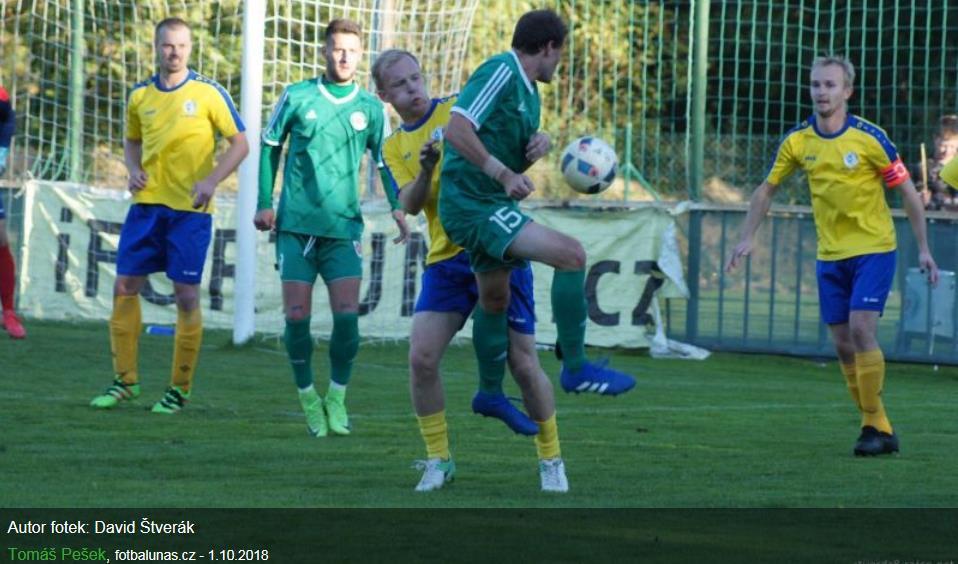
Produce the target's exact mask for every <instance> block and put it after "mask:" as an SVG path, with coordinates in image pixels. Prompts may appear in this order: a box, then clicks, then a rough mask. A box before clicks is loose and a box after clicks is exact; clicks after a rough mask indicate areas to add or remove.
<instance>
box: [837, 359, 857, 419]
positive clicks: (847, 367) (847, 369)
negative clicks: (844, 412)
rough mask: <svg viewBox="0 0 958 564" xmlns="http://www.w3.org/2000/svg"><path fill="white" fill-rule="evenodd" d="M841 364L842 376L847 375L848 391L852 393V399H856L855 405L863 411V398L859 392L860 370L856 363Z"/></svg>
mask: <svg viewBox="0 0 958 564" xmlns="http://www.w3.org/2000/svg"><path fill="white" fill-rule="evenodd" d="M840 366H841V367H842V376H844V377H845V383H846V384H847V385H848V393H850V394H851V395H852V399H853V400H854V401H855V406H857V407H858V411H861V410H862V399H861V396H860V394H859V393H858V371H856V370H855V363H854V362H853V363H851V364H845V363H841V364H840Z"/></svg>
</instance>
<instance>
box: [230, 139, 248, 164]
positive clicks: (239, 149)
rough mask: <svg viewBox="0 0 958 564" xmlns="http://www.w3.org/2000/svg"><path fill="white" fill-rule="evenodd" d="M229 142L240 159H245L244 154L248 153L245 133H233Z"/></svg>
mask: <svg viewBox="0 0 958 564" xmlns="http://www.w3.org/2000/svg"><path fill="white" fill-rule="evenodd" d="M230 144H231V146H232V147H233V150H234V151H236V156H237V157H238V158H239V159H240V160H242V159H245V158H246V156H247V155H249V141H247V140H246V134H245V133H237V134H236V135H234V136H233V137H232V138H231V139H230Z"/></svg>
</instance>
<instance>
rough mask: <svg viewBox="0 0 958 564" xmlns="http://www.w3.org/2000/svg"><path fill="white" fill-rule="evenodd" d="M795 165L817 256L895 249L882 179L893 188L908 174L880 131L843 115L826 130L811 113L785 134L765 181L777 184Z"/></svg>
mask: <svg viewBox="0 0 958 564" xmlns="http://www.w3.org/2000/svg"><path fill="white" fill-rule="evenodd" d="M799 169H801V170H803V171H804V172H805V174H806V176H808V186H809V189H810V190H811V195H812V213H813V215H814V217H815V230H816V232H817V234H818V258H819V260H829V261H833V260H841V259H846V258H849V257H854V256H859V255H864V254H871V253H884V252H888V251H892V250H894V249H895V247H896V241H895V226H894V224H893V222H892V218H891V212H890V210H889V209H888V204H887V203H886V201H885V193H884V189H883V188H882V182H883V181H884V184H885V186H887V187H888V188H893V187H895V186H898V185H899V184H901V183H902V182H905V181H907V180H908V179H909V174H908V169H907V168H906V167H905V165H904V163H902V161H901V157H900V156H899V155H898V150H897V149H896V148H895V145H894V144H893V143H892V142H891V141H890V140H889V139H888V136H887V135H886V134H885V132H884V130H882V129H881V128H880V127H878V126H877V125H875V124H873V123H871V122H869V121H866V120H864V119H862V118H860V117H858V116H854V115H851V114H849V115H848V118H847V119H846V121H845V125H844V127H842V129H841V130H840V131H838V132H836V133H833V134H829V135H826V134H824V133H822V132H820V131H819V130H818V127H817V124H816V122H815V117H814V116H813V117H811V118H809V119H807V120H805V121H803V122H802V123H801V124H799V125H798V126H796V127H795V128H793V129H792V130H791V131H789V132H788V133H786V134H785V139H784V140H782V143H781V144H780V145H779V147H778V150H777V151H776V153H775V159H774V160H773V162H772V166H771V169H770V170H769V172H768V175H767V176H766V178H765V180H766V182H768V183H769V184H773V185H776V186H777V185H779V184H781V183H782V182H783V181H784V180H785V179H786V178H787V177H788V176H789V175H791V174H792V173H793V172H795V171H796V170H799Z"/></svg>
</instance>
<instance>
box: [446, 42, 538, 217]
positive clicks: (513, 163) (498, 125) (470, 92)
mask: <svg viewBox="0 0 958 564" xmlns="http://www.w3.org/2000/svg"><path fill="white" fill-rule="evenodd" d="M540 107H541V103H540V101H539V90H538V89H537V88H536V84H535V82H532V81H530V80H529V77H527V76H526V73H525V71H523V69H522V65H521V64H519V58H518V57H517V56H516V53H515V51H506V52H505V53H500V54H498V55H496V56H494V57H491V58H490V59H488V60H486V62H484V63H483V64H482V65H480V66H479V68H478V69H476V72H474V73H473V74H472V76H470V77H469V81H468V82H467V83H466V86H465V87H464V88H463V89H462V92H461V93H460V94H459V100H458V101H457V102H456V105H455V106H454V107H453V108H452V110H451V111H452V112H454V113H458V114H460V115H462V116H463V117H465V118H466V119H468V120H469V121H470V122H472V125H473V127H474V128H475V130H476V134H477V135H478V136H479V140H480V141H482V144H483V145H484V146H485V148H486V150H487V151H489V153H490V154H491V155H492V156H494V157H496V158H497V159H499V160H500V161H502V164H504V165H506V166H507V167H509V168H510V169H511V170H512V171H514V172H523V171H525V170H526V169H527V168H529V165H530V164H531V163H530V162H529V161H527V160H526V145H528V144H529V140H530V139H531V138H532V136H533V135H534V134H535V133H536V132H537V131H538V130H539V115H540V109H541V108H540ZM442 177H443V188H442V192H441V196H440V197H441V198H459V197H463V196H464V197H467V198H472V199H477V200H483V201H495V200H499V201H503V200H509V196H507V195H506V193H505V190H504V189H503V187H502V185H501V184H499V183H498V182H496V181H495V180H492V179H491V178H489V177H488V176H486V175H485V174H484V173H483V172H482V170H481V169H480V168H479V167H477V166H475V165H473V164H472V163H470V162H469V161H467V160H466V159H465V158H464V157H463V156H462V155H460V154H459V153H458V152H456V150H455V149H454V148H453V147H452V146H451V145H450V144H449V143H448V142H447V143H446V144H445V148H444V158H443V165H442ZM447 177H449V178H450V179H455V181H454V182H453V185H454V187H455V188H454V190H451V191H448V192H447V190H446V182H445V179H446V178H447Z"/></svg>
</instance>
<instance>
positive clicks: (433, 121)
mask: <svg viewBox="0 0 958 564" xmlns="http://www.w3.org/2000/svg"><path fill="white" fill-rule="evenodd" d="M455 103H456V97H455V96H450V97H448V98H434V99H433V100H432V106H430V108H429V111H428V112H426V115H424V116H423V117H422V118H421V119H420V120H419V121H418V122H416V123H412V124H408V125H407V124H402V125H400V126H399V128H397V129H396V131H394V132H393V133H392V135H390V136H389V138H387V139H386V142H385V143H384V144H383V163H384V164H385V166H386V172H387V173H388V175H389V177H390V179H391V181H392V183H393V186H392V187H387V190H388V189H392V190H397V191H398V190H399V189H401V188H402V187H403V186H405V185H406V184H408V183H410V182H412V181H413V180H415V179H416V177H417V176H419V171H420V170H421V167H420V166H419V150H420V149H422V146H423V145H424V144H426V142H427V141H429V140H435V141H440V143H439V150H440V151H441V150H442V143H441V141H442V136H443V131H445V128H446V124H448V123H449V110H451V109H452V106H453V104H455ZM442 161H443V159H442V155H441V154H440V156H439V162H438V163H437V164H436V170H434V171H433V173H432V186H431V187H430V189H429V197H428V198H427V200H426V204H425V206H423V211H424V212H426V219H427V221H428V222H429V254H428V255H427V256H426V264H433V263H435V262H439V261H441V260H445V259H447V258H451V257H454V256H456V255H457V254H459V253H460V252H461V251H462V247H460V246H458V245H456V244H455V243H453V242H452V241H450V240H449V236H448V235H446V230H445V229H443V228H442V222H440V221H439V210H438V207H439V177H440V176H441V175H442Z"/></svg>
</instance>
